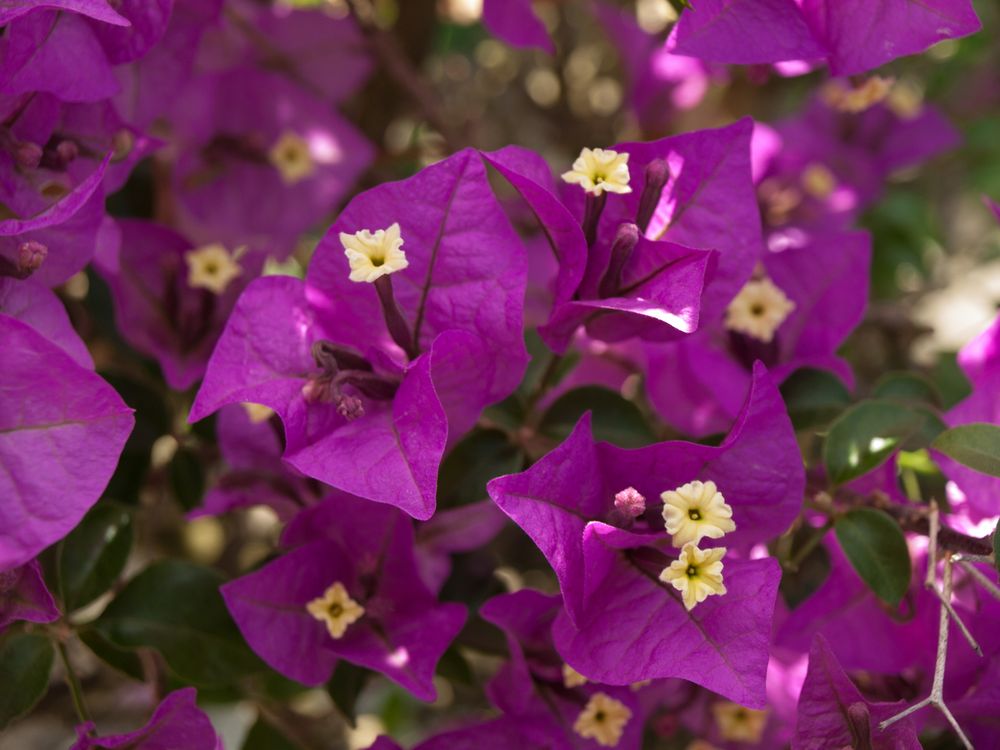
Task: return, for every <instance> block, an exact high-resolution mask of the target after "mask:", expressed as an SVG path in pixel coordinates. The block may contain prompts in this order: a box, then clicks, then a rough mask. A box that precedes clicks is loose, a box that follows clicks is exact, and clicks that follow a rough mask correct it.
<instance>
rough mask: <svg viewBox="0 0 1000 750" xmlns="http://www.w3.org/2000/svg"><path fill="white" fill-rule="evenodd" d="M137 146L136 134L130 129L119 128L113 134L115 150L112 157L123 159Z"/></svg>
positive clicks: (112, 143) (112, 144) (112, 139)
mask: <svg viewBox="0 0 1000 750" xmlns="http://www.w3.org/2000/svg"><path fill="white" fill-rule="evenodd" d="M134 147H135V136H134V135H132V131H130V130H125V129H122V130H119V131H118V132H117V133H115V134H114V135H113V136H111V149H112V151H113V156H112V158H113V159H114V160H115V161H121V160H122V159H124V158H125V157H126V156H128V155H129V154H130V153H132V149H133V148H134Z"/></svg>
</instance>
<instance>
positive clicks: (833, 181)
mask: <svg viewBox="0 0 1000 750" xmlns="http://www.w3.org/2000/svg"><path fill="white" fill-rule="evenodd" d="M802 187H803V188H805V191H806V192H807V193H809V195H811V196H812V197H813V198H818V199H819V200H824V199H826V198H829V197H830V194H831V193H833V191H834V189H835V188H836V187H837V178H836V177H835V176H834V174H833V172H831V171H830V170H829V169H828V168H827V167H825V166H824V165H822V164H818V163H816V162H813V163H812V164H810V165H809V166H807V167H806V168H805V169H804V170H803V171H802Z"/></svg>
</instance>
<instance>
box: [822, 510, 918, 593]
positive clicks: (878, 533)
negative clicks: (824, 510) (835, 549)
mask: <svg viewBox="0 0 1000 750" xmlns="http://www.w3.org/2000/svg"><path fill="white" fill-rule="evenodd" d="M834 529H835V530H836V532H837V541H839V542H840V546H841V547H842V548H843V550H844V554H845V555H847V559H848V560H850V562H851V565H852V566H853V567H854V570H856V571H857V573H858V575H859V576H861V579H862V580H863V581H864V582H865V583H866V584H868V587H869V588H870V589H871V590H872V591H874V592H875V595H876V596H877V597H878V598H879V599H881V600H882V601H884V602H886V603H887V604H891V605H892V606H894V607H895V606H897V605H898V604H899V603H900V602H901V601H902V599H903V595H904V594H906V590H907V589H908V588H909V587H910V572H911V566H910V551H909V549H908V548H907V546H906V538H905V537H904V536H903V532H902V530H901V529H900V528H899V524H897V523H896V522H895V521H894V520H892V518H890V517H889V515H888V514H886V513H884V512H882V511H880V510H875V509H874V508H855V509H854V510H851V511H848V512H847V513H845V514H844V515H842V516H840V517H839V518H838V519H837V520H836V522H835V523H834Z"/></svg>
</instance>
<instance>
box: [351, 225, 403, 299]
mask: <svg viewBox="0 0 1000 750" xmlns="http://www.w3.org/2000/svg"><path fill="white" fill-rule="evenodd" d="M340 244H341V245H343V247H344V255H346V256H347V261H348V263H350V266H351V276H350V278H351V281H358V282H368V283H369V284H371V283H374V282H375V280H376V279H378V278H380V277H382V276H385V275H386V274H390V273H395V272H396V271H402V270H403V269H404V268H406V267H407V266H408V265H410V263H409V261H407V260H406V253H405V252H403V250H402V249H401V248H402V247H403V238H402V237H401V236H400V230H399V224H398V223H394V224H392V225H391V226H389V227H387V228H386V229H379V230H377V231H376V232H374V233H372V232H369V231H368V230H367V229H362V230H361V231H360V232H355V233H354V234H347V233H346V232H341V233H340Z"/></svg>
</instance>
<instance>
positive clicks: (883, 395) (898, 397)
mask: <svg viewBox="0 0 1000 750" xmlns="http://www.w3.org/2000/svg"><path fill="white" fill-rule="evenodd" d="M872 397H873V398H880V399H887V400H889V401H903V402H906V403H922V404H929V405H931V406H940V405H941V394H939V393H938V390H937V388H936V387H935V386H934V383H933V382H932V381H931V380H930V379H929V378H926V377H924V376H923V375H921V374H919V373H916V372H890V373H889V374H888V375H885V376H884V377H882V378H881V379H880V380H879V381H878V383H877V384H876V386H875V390H874V391H873V392H872Z"/></svg>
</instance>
